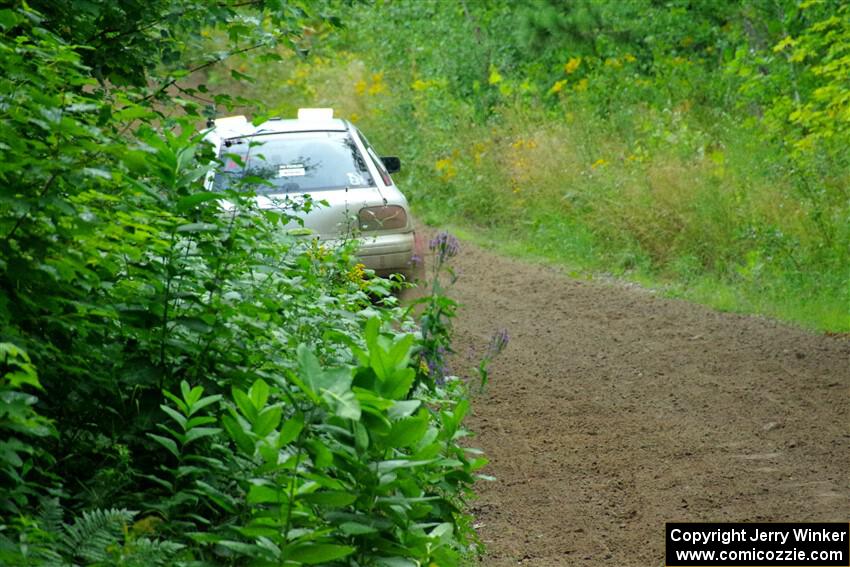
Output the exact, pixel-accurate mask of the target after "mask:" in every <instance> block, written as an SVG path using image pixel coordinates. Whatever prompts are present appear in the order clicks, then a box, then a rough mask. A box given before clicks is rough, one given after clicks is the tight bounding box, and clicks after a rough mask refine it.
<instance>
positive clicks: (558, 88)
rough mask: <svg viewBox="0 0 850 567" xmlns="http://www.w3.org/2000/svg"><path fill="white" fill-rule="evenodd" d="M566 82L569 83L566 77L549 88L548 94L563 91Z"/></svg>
mask: <svg viewBox="0 0 850 567" xmlns="http://www.w3.org/2000/svg"><path fill="white" fill-rule="evenodd" d="M566 84H567V80H566V79H564V80H562V81H557V82H556V83H555V84H554V85H552V87H551V88H550V89H549V92H548V93H547V94H550V95H553V94H556V93H559V92H561V91H562V90H563V89H564V85H566Z"/></svg>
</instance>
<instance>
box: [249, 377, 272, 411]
mask: <svg viewBox="0 0 850 567" xmlns="http://www.w3.org/2000/svg"><path fill="white" fill-rule="evenodd" d="M248 397H250V398H251V403H253V405H254V407H255V408H256V409H257V411H260V410H262V409H263V408H264V407H266V403H267V402H268V400H269V385H268V384H266V382H265V381H264V380H263V379H262V378H259V379H257V380H256V381H255V382H254V384H253V385H252V386H251V389H250V390H248Z"/></svg>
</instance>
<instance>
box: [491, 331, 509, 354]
mask: <svg viewBox="0 0 850 567" xmlns="http://www.w3.org/2000/svg"><path fill="white" fill-rule="evenodd" d="M510 341H511V336H510V335H509V334H508V330H507V329H501V330H499V331H496V332H495V333H494V334H493V336H492V337H491V338H490V346H489V347H488V349H487V357H488V358H495V357H496V356H498V355H499V354H501V353H502V351H504V350H505V349H506V348H507V346H508V343H509V342H510Z"/></svg>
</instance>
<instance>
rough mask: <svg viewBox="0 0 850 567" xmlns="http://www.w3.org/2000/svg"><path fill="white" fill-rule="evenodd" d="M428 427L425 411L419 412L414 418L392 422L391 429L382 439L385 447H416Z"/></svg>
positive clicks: (427, 417) (428, 420)
mask: <svg viewBox="0 0 850 567" xmlns="http://www.w3.org/2000/svg"><path fill="white" fill-rule="evenodd" d="M429 425H430V418H429V415H428V413H427V412H426V411H420V412H419V414H418V415H417V416H416V417H406V418H404V419H401V420H398V421H395V422H393V425H392V429H391V430H390V432H389V434H388V435H387V436H386V437H385V438H384V443H385V444H386V446H387V447H410V446H412V445H416V444H417V443H418V442H419V440H420V439H422V437H423V436H424V435H425V432H426V431H427V430H428V426H429Z"/></svg>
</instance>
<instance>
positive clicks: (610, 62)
mask: <svg viewBox="0 0 850 567" xmlns="http://www.w3.org/2000/svg"><path fill="white" fill-rule="evenodd" d="M605 66H606V67H611V68H612V69H620V68H621V67H622V66H623V64H622V63H621V62H620V60H619V59H617V58H616V57H609V58H608V59H606V60H605Z"/></svg>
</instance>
